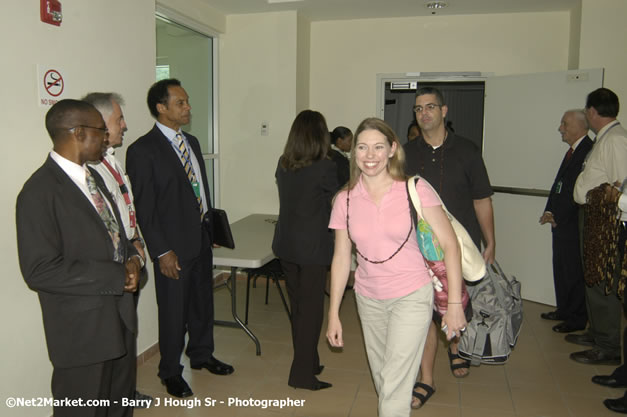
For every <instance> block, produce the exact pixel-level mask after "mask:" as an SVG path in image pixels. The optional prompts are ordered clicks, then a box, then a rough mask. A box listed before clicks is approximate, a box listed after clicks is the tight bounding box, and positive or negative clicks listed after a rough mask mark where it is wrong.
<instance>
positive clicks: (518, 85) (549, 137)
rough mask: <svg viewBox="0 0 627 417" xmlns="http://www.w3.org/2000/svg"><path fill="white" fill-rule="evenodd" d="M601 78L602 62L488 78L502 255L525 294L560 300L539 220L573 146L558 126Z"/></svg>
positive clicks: (489, 141)
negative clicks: (596, 65) (588, 66)
mask: <svg viewBox="0 0 627 417" xmlns="http://www.w3.org/2000/svg"><path fill="white" fill-rule="evenodd" d="M602 85H603V70H602V69H592V70H577V71H562V72H552V73H539V74H524V75H512V76H502V77H489V78H488V79H487V80H486V88H485V94H486V99H485V124H484V143H483V158H484V160H485V164H486V167H487V169H488V173H489V175H490V182H491V183H492V186H493V188H494V189H495V191H496V193H495V195H494V196H493V203H494V221H495V228H496V257H497V260H498V261H499V263H500V264H501V266H502V267H503V269H504V270H505V271H506V272H508V273H512V274H513V275H515V276H516V277H517V278H518V280H520V281H521V283H522V295H523V298H524V299H527V300H532V301H537V302H540V303H545V304H550V305H555V292H554V288H553V271H552V261H551V256H552V249H551V231H550V226H549V225H544V226H540V224H539V223H538V220H539V218H540V216H541V215H542V212H543V211H544V206H545V205H546V196H548V191H549V190H550V188H551V185H552V183H553V180H554V178H555V175H556V174H557V170H558V168H559V165H560V163H561V161H562V158H563V156H564V154H565V152H566V151H567V150H568V148H567V145H566V144H564V143H563V142H562V141H561V137H560V135H559V133H558V131H557V128H558V127H559V124H560V119H561V117H562V115H563V113H564V111H566V110H570V109H575V108H583V107H584V105H585V100H586V96H587V94H588V93H589V92H591V91H593V90H595V89H596V88H599V87H602Z"/></svg>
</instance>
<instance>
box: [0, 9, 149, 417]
mask: <svg viewBox="0 0 627 417" xmlns="http://www.w3.org/2000/svg"><path fill="white" fill-rule="evenodd" d="M2 4H3V14H4V16H5V17H7V16H10V18H5V19H4V21H3V24H2V26H0V49H1V50H2V51H3V60H2V62H3V65H2V69H1V70H0V71H1V75H2V78H3V79H4V80H5V82H4V83H3V92H2V98H3V100H1V104H0V125H2V126H3V130H4V131H5V132H7V134H8V136H9V137H8V138H7V139H8V142H10V143H11V147H10V149H7V152H5V153H4V156H3V157H2V164H0V177H1V178H2V195H3V199H2V201H1V202H0V221H1V222H2V224H4V225H5V226H4V232H3V233H2V239H0V242H1V243H0V245H1V251H0V253H1V254H2V255H0V256H1V261H2V262H1V263H2V265H3V267H4V268H3V269H4V271H5V272H4V279H3V290H2V291H1V292H0V317H1V319H0V320H2V344H1V346H0V357H1V358H2V361H3V362H2V365H1V367H2V370H3V375H2V378H1V379H0V393H1V395H0V396H1V397H2V401H1V403H2V406H0V407H2V411H0V414H2V415H11V416H29V417H30V416H48V415H50V410H49V409H45V408H31V409H24V408H22V409H19V408H16V409H13V410H10V411H9V410H7V409H6V406H5V402H4V398H6V397H8V396H23V397H38V396H42V397H48V396H50V376H51V370H52V368H51V365H50V361H49V359H48V354H47V350H46V345H45V341H44V333H43V326H42V321H41V311H40V307H39V301H38V299H37V296H36V294H35V293H34V292H33V291H31V290H29V289H28V288H27V286H26V284H25V283H24V281H23V279H22V276H21V273H20V270H19V266H18V259H17V250H16V242H15V199H16V196H17V194H18V192H19V190H20V189H21V187H22V184H23V183H24V182H25V181H26V179H27V178H28V177H29V176H30V175H31V173H32V172H33V171H35V170H36V169H37V168H38V167H39V166H40V165H41V164H42V163H43V162H44V160H45V158H46V156H47V154H48V152H49V150H50V149H51V147H52V146H51V145H52V143H51V141H50V139H49V137H48V135H47V133H46V131H45V128H44V115H45V113H46V111H47V110H48V109H47V108H42V107H39V106H38V92H37V82H38V80H37V79H36V78H37V77H36V65H37V64H49V65H59V66H61V68H64V75H65V78H66V90H67V93H68V97H72V98H79V97H80V96H82V95H84V94H85V93H87V92H89V91H112V90H113V91H116V92H119V93H121V94H122V95H123V96H124V98H125V99H126V107H125V108H124V111H125V116H126V120H127V121H128V124H129V131H128V132H127V138H136V137H138V136H139V135H140V134H141V133H142V132H144V131H145V130H147V128H148V126H149V124H150V123H151V122H150V117H149V115H148V112H147V110H146V105H145V104H144V100H145V95H146V91H147V88H148V86H150V84H151V83H152V82H153V80H154V60H155V58H154V57H155V46H154V45H155V41H154V32H155V31H154V1H153V0H141V1H132V2H129V1H125V0H109V1H107V2H101V1H85V0H83V1H78V0H66V1H64V2H63V23H62V25H61V27H55V26H51V25H47V24H44V23H41V22H40V21H39V3H38V2H36V3H35V2H23V1H20V0H8V1H4V2H3V3H2ZM127 140H128V139H127ZM154 305H155V302H154V291H153V290H152V287H151V286H150V285H149V288H148V289H147V290H146V291H145V292H144V294H143V296H142V299H141V301H140V317H141V316H143V319H142V320H141V322H140V332H141V336H140V345H142V346H144V347H145V346H146V345H147V344H148V341H147V340H146V338H148V339H149V340H150V341H151V342H150V344H152V343H154V341H155V340H156V331H155V330H154V322H155V320H154V311H155V309H154ZM145 307H146V308H145Z"/></svg>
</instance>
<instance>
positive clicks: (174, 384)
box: [161, 375, 194, 398]
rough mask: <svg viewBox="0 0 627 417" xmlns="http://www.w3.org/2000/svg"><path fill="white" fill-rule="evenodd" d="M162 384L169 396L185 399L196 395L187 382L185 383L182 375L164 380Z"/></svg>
mask: <svg viewBox="0 0 627 417" xmlns="http://www.w3.org/2000/svg"><path fill="white" fill-rule="evenodd" d="M161 383H162V384H163V385H165V388H166V390H167V391H168V394H170V395H172V396H174V397H179V398H185V397H190V396H192V395H194V393H193V392H192V389H191V388H190V387H189V385H187V382H185V380H184V379H183V377H182V376H181V375H175V376H171V377H169V378H166V379H162V380H161Z"/></svg>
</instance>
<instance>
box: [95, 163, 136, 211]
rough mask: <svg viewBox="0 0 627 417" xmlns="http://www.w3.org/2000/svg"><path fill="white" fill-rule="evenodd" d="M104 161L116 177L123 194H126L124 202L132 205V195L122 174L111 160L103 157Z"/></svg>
mask: <svg viewBox="0 0 627 417" xmlns="http://www.w3.org/2000/svg"><path fill="white" fill-rule="evenodd" d="M102 163H103V164H105V166H106V167H107V169H108V170H109V172H111V175H113V178H115V180H116V181H117V182H118V185H119V186H120V191H122V195H123V196H124V202H126V204H128V205H129V206H130V205H131V197H130V196H129V195H128V188H127V187H126V184H124V180H123V179H122V176H121V175H120V173H119V172H118V171H117V170H116V169H115V168H113V167H112V166H111V164H110V163H109V162H107V160H106V159H104V158H102Z"/></svg>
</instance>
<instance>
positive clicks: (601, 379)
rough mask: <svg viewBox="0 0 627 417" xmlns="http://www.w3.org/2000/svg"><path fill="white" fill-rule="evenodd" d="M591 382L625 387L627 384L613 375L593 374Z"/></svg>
mask: <svg viewBox="0 0 627 417" xmlns="http://www.w3.org/2000/svg"><path fill="white" fill-rule="evenodd" d="M592 382H594V383H595V384H599V385H603V386H604V387H610V388H626V387H627V384H626V383H624V382H621V381H619V380H618V379H616V377H615V376H614V375H595V376H593V377H592Z"/></svg>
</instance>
